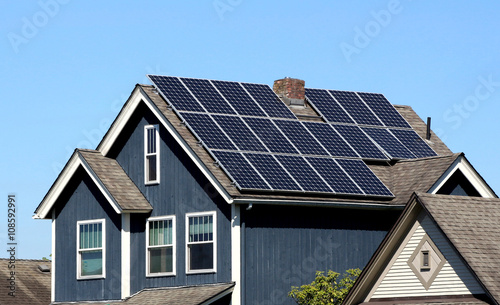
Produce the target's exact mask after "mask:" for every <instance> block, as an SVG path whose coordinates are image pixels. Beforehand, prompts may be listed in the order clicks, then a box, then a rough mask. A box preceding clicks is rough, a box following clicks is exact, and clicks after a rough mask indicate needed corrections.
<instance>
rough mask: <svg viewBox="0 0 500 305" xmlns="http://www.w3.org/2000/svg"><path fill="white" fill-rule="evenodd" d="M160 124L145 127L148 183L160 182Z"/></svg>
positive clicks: (145, 176) (146, 180)
mask: <svg viewBox="0 0 500 305" xmlns="http://www.w3.org/2000/svg"><path fill="white" fill-rule="evenodd" d="M159 141H160V139H159V135H158V125H147V126H145V127H144V178H145V183H146V184H157V183H160V158H159V155H160V145H159Z"/></svg>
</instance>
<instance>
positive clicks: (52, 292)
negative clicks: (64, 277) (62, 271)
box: [50, 209, 56, 302]
mask: <svg viewBox="0 0 500 305" xmlns="http://www.w3.org/2000/svg"><path fill="white" fill-rule="evenodd" d="M51 260H52V262H51V266H50V286H51V289H50V301H51V302H55V300H56V210H55V209H53V210H52V257H51Z"/></svg>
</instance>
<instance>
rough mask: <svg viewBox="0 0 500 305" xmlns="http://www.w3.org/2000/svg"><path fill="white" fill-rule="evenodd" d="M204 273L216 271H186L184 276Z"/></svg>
mask: <svg viewBox="0 0 500 305" xmlns="http://www.w3.org/2000/svg"><path fill="white" fill-rule="evenodd" d="M204 273H217V271H216V270H213V269H208V270H188V271H186V274H188V275H190V274H204Z"/></svg>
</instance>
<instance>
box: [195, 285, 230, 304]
mask: <svg viewBox="0 0 500 305" xmlns="http://www.w3.org/2000/svg"><path fill="white" fill-rule="evenodd" d="M231 292H234V287H233V288H232V289H228V290H226V291H224V292H222V293H221V294H218V295H216V296H215V297H213V298H211V299H208V300H206V301H205V302H203V303H200V305H210V304H213V303H214V302H215V301H217V300H220V299H222V298H223V297H225V296H226V295H228V294H230V293H231ZM238 304H239V303H238ZM231 305H237V304H235V303H231Z"/></svg>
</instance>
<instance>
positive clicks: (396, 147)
mask: <svg viewBox="0 0 500 305" xmlns="http://www.w3.org/2000/svg"><path fill="white" fill-rule="evenodd" d="M362 129H363V131H364V132H366V134H368V136H370V138H372V140H374V141H375V142H376V143H377V144H378V145H379V146H380V147H382V149H383V150H385V151H386V153H387V154H389V156H390V157H391V159H413V158H415V155H414V154H413V153H412V152H411V151H410V150H408V148H406V146H404V145H403V144H401V142H399V141H398V139H396V138H395V137H394V136H393V135H392V133H390V132H389V131H388V130H387V129H382V128H366V127H365V128H362Z"/></svg>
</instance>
